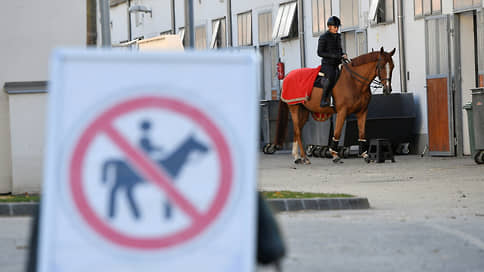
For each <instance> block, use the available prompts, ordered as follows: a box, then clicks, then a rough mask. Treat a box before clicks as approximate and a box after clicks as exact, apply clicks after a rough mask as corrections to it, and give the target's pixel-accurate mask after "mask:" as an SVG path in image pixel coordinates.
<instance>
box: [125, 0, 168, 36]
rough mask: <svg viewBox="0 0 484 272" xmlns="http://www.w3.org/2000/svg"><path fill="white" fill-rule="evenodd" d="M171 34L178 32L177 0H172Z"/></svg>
mask: <svg viewBox="0 0 484 272" xmlns="http://www.w3.org/2000/svg"><path fill="white" fill-rule="evenodd" d="M128 1H129V0H128ZM171 34H176V25H175V0H171Z"/></svg>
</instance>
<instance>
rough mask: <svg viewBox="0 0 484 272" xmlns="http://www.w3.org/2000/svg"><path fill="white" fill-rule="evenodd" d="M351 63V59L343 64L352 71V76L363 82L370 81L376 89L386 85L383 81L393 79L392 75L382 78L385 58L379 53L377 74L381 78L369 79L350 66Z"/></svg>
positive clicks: (371, 85)
mask: <svg viewBox="0 0 484 272" xmlns="http://www.w3.org/2000/svg"><path fill="white" fill-rule="evenodd" d="M349 63H351V61H349V60H345V63H344V64H343V66H344V67H345V68H346V69H347V70H348V72H350V75H351V77H352V78H354V79H356V80H357V81H359V82H361V83H364V84H366V83H369V85H370V87H372V88H376V89H380V88H383V87H384V86H385V85H384V84H383V83H382V81H384V80H386V81H389V80H390V81H391V80H392V77H391V76H390V77H388V78H381V69H382V66H383V60H382V57H381V54H380V55H378V62H377V64H376V74H377V76H378V78H379V79H380V80H377V79H376V78H374V79H369V78H367V77H364V76H362V75H360V74H358V73H357V72H355V71H354V70H353V69H351V68H350V67H349V65H348V64H349Z"/></svg>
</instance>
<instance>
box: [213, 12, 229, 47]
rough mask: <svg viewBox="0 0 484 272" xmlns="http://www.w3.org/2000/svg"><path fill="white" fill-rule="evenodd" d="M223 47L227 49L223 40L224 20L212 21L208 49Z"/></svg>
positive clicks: (225, 40)
mask: <svg viewBox="0 0 484 272" xmlns="http://www.w3.org/2000/svg"><path fill="white" fill-rule="evenodd" d="M223 47H227V39H226V38H225V18H221V19H216V20H213V21H212V39H211V41H210V48H223Z"/></svg>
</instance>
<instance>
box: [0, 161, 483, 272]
mask: <svg viewBox="0 0 484 272" xmlns="http://www.w3.org/2000/svg"><path fill="white" fill-rule="evenodd" d="M396 160H397V162H396V163H390V162H387V163H385V164H375V163H373V164H369V165H368V164H366V163H365V162H363V160H361V159H356V158H353V159H347V160H345V163H344V164H341V165H335V164H333V163H332V162H331V161H330V160H327V159H318V158H313V159H312V162H313V164H312V165H299V166H295V165H293V164H292V163H291V158H290V155H289V154H287V153H286V154H276V155H273V156H269V155H261V157H260V164H259V165H260V180H259V188H260V189H264V190H285V189H286V190H295V191H316V192H327V193H350V194H354V195H357V196H362V197H367V198H368V199H369V201H370V205H371V206H372V208H371V209H369V210H360V211H356V210H352V211H317V212H292V213H280V214H278V215H277V218H278V220H279V222H280V226H281V228H282V231H283V233H284V235H285V239H286V243H287V245H288V257H287V258H285V259H284V262H283V269H284V270H283V271H304V272H307V271H372V272H373V271H439V272H440V271H476V272H477V271H484V231H483V229H484V228H483V227H482V226H483V225H484V166H478V165H476V164H475V163H474V162H473V161H472V160H471V159H470V158H464V159H459V158H457V159H456V158H450V159H449V158H429V157H424V158H420V157H418V156H401V157H397V158H396ZM29 227H30V219H29V218H25V217H24V218H18V217H9V218H6V217H3V218H2V217H0V271H2V272H4V271H5V272H19V271H24V270H23V265H24V262H25V255H26V253H27V250H26V245H27V242H26V241H27V237H28V231H29ZM258 271H261V272H262V271H264V272H265V271H273V270H272V269H271V268H262V269H258Z"/></svg>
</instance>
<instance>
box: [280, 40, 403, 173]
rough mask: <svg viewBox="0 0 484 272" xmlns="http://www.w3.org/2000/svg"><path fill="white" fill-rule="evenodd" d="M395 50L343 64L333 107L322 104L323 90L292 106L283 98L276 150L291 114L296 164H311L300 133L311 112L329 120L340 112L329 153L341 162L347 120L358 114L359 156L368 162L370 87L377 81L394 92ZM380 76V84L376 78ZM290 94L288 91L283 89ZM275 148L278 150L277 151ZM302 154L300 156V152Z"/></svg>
mask: <svg viewBox="0 0 484 272" xmlns="http://www.w3.org/2000/svg"><path fill="white" fill-rule="evenodd" d="M395 50H396V49H393V51H391V52H385V51H384V49H383V47H382V48H381V49H380V51H375V52H371V53H367V54H364V55H361V56H358V57H356V58H354V59H352V60H351V61H350V62H346V63H344V64H343V65H342V69H341V73H340V76H339V78H338V80H337V82H336V84H335V86H334V88H333V91H332V95H333V101H334V107H324V108H321V107H320V106H319V105H320V101H321V98H322V94H323V89H322V88H318V87H313V89H312V92H311V95H310V97H309V98H308V99H307V101H303V102H302V103H298V104H292V105H289V104H287V103H286V102H285V101H283V100H282V99H281V100H280V102H279V111H278V118H277V119H278V121H277V127H276V135H275V145H274V146H273V147H272V148H273V150H275V148H277V147H280V146H282V143H283V142H284V137H285V135H286V130H287V122H288V111H289V112H290V113H291V118H292V122H293V128H294V141H293V148H292V155H293V157H294V162H295V163H296V164H298V163H304V164H310V163H311V162H310V160H309V159H308V157H307V156H306V153H305V150H304V147H303V143H302V140H301V131H302V129H303V127H304V124H305V123H306V122H307V120H308V116H309V112H312V113H320V114H325V115H326V116H327V117H326V118H325V119H327V118H329V117H330V116H331V115H332V114H334V113H337V117H336V125H335V129H334V136H333V138H332V139H331V143H330V152H331V156H332V157H333V162H335V163H342V161H341V158H340V157H339V155H338V152H337V147H338V141H339V139H340V136H341V130H342V129H343V125H344V121H345V120H346V117H347V116H348V115H350V114H355V115H356V118H357V123H358V132H359V133H358V134H359V139H358V142H359V155H360V156H361V157H363V158H364V159H365V161H366V162H369V156H368V143H367V141H366V139H365V124H366V117H367V114H368V104H369V103H370V98H371V90H370V85H371V83H372V82H376V83H377V84H378V85H379V87H382V88H383V93H384V94H385V95H388V94H390V93H391V92H392V85H391V84H392V83H391V82H392V73H393V68H394V64H393V59H392V57H393V55H394V54H395ZM376 77H378V78H379V81H376V80H375V78H376ZM284 91H287V90H284ZM274 147H275V148H274ZM298 149H299V151H300V154H299V152H298Z"/></svg>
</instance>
